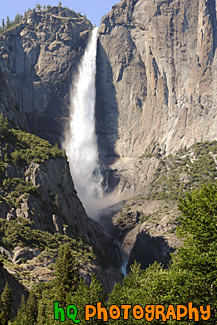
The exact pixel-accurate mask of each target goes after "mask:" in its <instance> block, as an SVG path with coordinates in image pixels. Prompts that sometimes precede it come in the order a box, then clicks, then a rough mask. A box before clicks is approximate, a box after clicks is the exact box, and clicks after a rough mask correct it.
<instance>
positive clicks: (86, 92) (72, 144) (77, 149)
mask: <svg viewBox="0 0 217 325" xmlns="http://www.w3.org/2000/svg"><path fill="white" fill-rule="evenodd" d="M97 32H98V28H94V30H93V32H92V35H91V37H90V40H89V43H88V46H87V49H86V50H85V53H84V56H83V58H82V60H81V63H80V66H79V71H78V75H77V77H76V78H75V80H74V81H73V84H72V88H71V97H70V98H71V104H70V125H69V130H67V132H66V134H65V142H64V144H63V147H64V148H65V149H66V153H67V156H68V159H69V164H70V170H71V174H72V178H73V181H74V184H75V189H76V190H77V192H78V196H79V198H80V199H81V201H82V203H83V205H84V207H85V209H86V211H87V213H88V214H89V215H90V216H95V215H96V213H97V211H98V210H99V209H100V207H101V204H100V201H101V199H102V197H103V189H102V180H103V177H102V175H101V172H100V166H99V160H98V149H97V139H96V134H95V97H96V91H95V76H96V53H97Z"/></svg>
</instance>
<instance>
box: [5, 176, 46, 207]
mask: <svg viewBox="0 0 217 325" xmlns="http://www.w3.org/2000/svg"><path fill="white" fill-rule="evenodd" d="M2 187H3V189H4V193H5V200H6V202H7V203H8V205H10V206H13V207H19V206H20V204H21V202H22V197H21V196H22V195H23V194H25V196H30V195H35V196H37V197H38V196H39V195H40V192H39V190H38V187H37V186H34V185H33V184H32V182H30V181H25V180H23V179H21V178H5V179H4V181H3V184H2Z"/></svg>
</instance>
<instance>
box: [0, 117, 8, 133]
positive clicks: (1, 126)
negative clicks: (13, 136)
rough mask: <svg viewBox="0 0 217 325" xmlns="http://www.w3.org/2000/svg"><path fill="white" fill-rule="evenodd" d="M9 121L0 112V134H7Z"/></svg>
mask: <svg viewBox="0 0 217 325" xmlns="http://www.w3.org/2000/svg"><path fill="white" fill-rule="evenodd" d="M8 128H9V123H8V119H7V118H4V116H3V114H2V113H1V114H0V136H7V134H8Z"/></svg>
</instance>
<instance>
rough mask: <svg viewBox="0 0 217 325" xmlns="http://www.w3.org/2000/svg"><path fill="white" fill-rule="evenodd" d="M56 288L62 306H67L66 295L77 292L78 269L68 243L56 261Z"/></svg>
mask: <svg viewBox="0 0 217 325" xmlns="http://www.w3.org/2000/svg"><path fill="white" fill-rule="evenodd" d="M55 273H56V280H55V287H56V292H57V296H58V299H59V302H60V304H62V305H63V306H64V305H65V300H66V295H67V293H69V292H73V291H75V290H76V288H77V285H78V269H77V266H76V262H75V258H74V256H73V253H72V249H71V247H70V245H69V244H68V243H66V244H64V245H62V246H61V247H60V250H59V257H58V259H57V261H56V272H55Z"/></svg>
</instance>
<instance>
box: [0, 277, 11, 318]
mask: <svg viewBox="0 0 217 325" xmlns="http://www.w3.org/2000/svg"><path fill="white" fill-rule="evenodd" d="M11 303H12V296H11V288H10V286H9V284H8V282H6V285H5V287H4V290H3V292H2V294H1V314H0V315H1V320H2V324H7V322H8V321H9V320H10V316H11Z"/></svg>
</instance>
